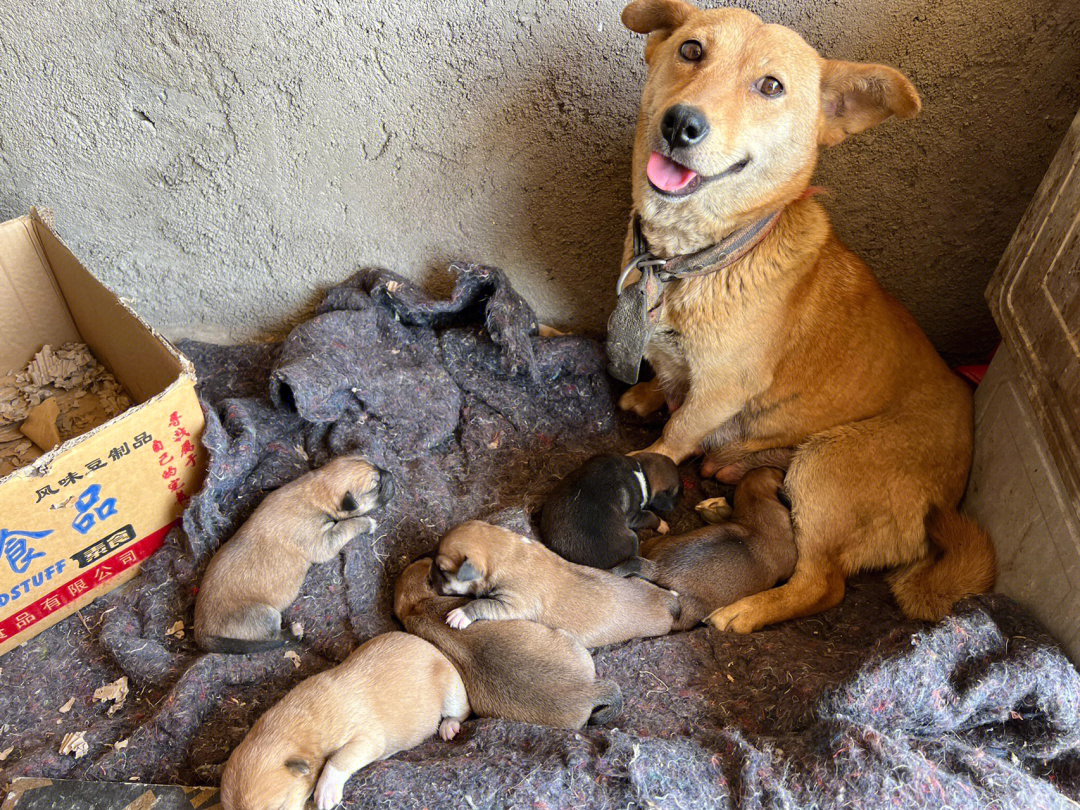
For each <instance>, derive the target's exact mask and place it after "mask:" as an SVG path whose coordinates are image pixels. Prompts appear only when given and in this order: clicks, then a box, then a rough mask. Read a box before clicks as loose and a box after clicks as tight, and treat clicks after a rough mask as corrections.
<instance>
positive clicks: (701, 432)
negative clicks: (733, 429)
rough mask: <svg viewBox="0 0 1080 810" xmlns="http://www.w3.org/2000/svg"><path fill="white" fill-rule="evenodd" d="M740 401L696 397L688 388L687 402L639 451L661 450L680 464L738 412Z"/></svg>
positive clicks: (658, 451)
mask: <svg viewBox="0 0 1080 810" xmlns="http://www.w3.org/2000/svg"><path fill="white" fill-rule="evenodd" d="M740 407H741V403H736V402H728V401H726V399H724V398H722V397H721V396H717V395H711V397H710V398H709V399H706V398H705V397H704V396H701V395H698V396H695V395H694V392H693V391H692V390H691V392H690V396H688V397H687V398H686V402H684V403H683V406H682V407H681V408H679V409H678V410H677V411H675V413H673V414H672V415H671V418H670V419H668V421H667V424H666V425H664V433H663V435H661V436H660V438H659V439H658V440H657V441H655V442H653V443H652V444H651V445H649V446H648V447H646V448H645V449H644V450H642V451H639V452H642V453H660V454H661V455H664V456H667V457H668V458H670V459H671V460H672V461H674V462H675V463H676V464H682V462H684V461H686V459H688V458H690V457H691V456H694V455H697V454H698V453H700V452H701V450H700V448H701V446H702V444H703V443H704V442H705V440H706V439H707V438H709V436H711V435H712V434H713V433H714V432H715V431H716V430H717V429H719V428H720V426H721V425H723V424H724V423H725V422H727V421H728V420H729V419H731V418H732V417H733V416H734V415H735V414H736V413H738V411H739V408H740Z"/></svg>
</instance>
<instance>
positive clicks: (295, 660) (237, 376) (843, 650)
mask: <svg viewBox="0 0 1080 810" xmlns="http://www.w3.org/2000/svg"><path fill="white" fill-rule="evenodd" d="M451 270H452V271H453V272H454V273H455V274H456V278H457V283H456V286H455V288H454V290H453V293H452V295H451V297H450V298H449V299H440V300H433V299H432V298H430V297H428V296H427V295H425V294H424V293H423V292H422V291H421V290H420V289H418V288H416V287H414V286H413V285H411V284H410V283H408V282H407V281H405V280H403V279H401V278H398V277H396V276H394V275H392V274H390V273H386V272H379V271H365V272H361V273H359V274H357V275H356V276H355V277H353V278H352V279H350V280H349V281H348V282H346V283H345V284H342V285H341V286H339V287H337V288H335V289H333V290H331V291H330V292H329V293H328V294H327V295H326V297H325V299H324V301H323V302H322V304H321V305H320V307H319V309H318V312H317V314H316V315H315V317H313V318H312V319H311V320H309V321H307V322H305V323H303V324H301V325H300V326H299V327H297V328H296V329H295V330H294V331H293V333H292V334H291V335H289V337H288V338H287V339H286V340H285V341H283V342H282V343H277V344H264V345H251V346H241V347H218V346H212V345H208V344H200V343H185V344H183V346H182V348H183V349H184V351H185V352H187V353H188V355H189V356H190V357H191V358H192V360H193V361H194V362H195V363H196V365H197V367H198V370H199V376H200V380H201V383H200V394H201V397H202V399H203V402H204V407H205V409H206V414H207V428H206V433H205V436H204V442H205V444H206V445H207V447H208V448H209V450H210V468H209V472H208V476H207V481H206V484H205V487H204V489H203V490H202V492H201V493H200V494H199V495H198V496H197V497H195V498H194V499H192V502H191V505H190V507H189V509H188V511H187V512H186V514H185V516H184V521H183V531H182V532H181V531H177V532H175V533H174V534H173V535H172V536H171V537H170V538H169V539H168V541H167V543H166V546H165V547H164V548H163V549H162V550H161V551H159V552H158V553H157V554H155V555H154V557H153V558H151V560H149V561H148V563H147V564H146V565H145V566H144V573H143V575H142V576H141V577H140V578H139V579H137V580H135V581H134V582H133V583H131V584H130V585H128V586H126V587H124V588H121V589H119V590H118V591H116V592H114V593H113V594H110V595H109V596H107V597H105V598H103V599H100V600H98V601H97V602H96V603H94V604H93V605H91V606H89V607H88V608H86V609H84V610H83V611H82V612H81V613H80V614H79V615H77V616H73V617H71V618H69V619H67V620H65V621H64V622H62V623H60V624H59V625H57V626H56V627H54V628H52V629H50V630H49V631H47V632H45V633H43V634H42V635H41V636H39V637H38V638H37V639H34V640H33V641H31V642H29V643H28V644H26V645H25V646H24V647H22V648H20V649H18V650H15V651H12V652H10V653H8V654H7V655H6V656H5V657H4V658H3V659H0V667H2V670H0V759H2V761H0V767H3V770H0V781H6V780H7V779H10V778H13V777H15V776H54V777H60V776H65V777H68V778H77V779H95V780H117V781H124V780H129V779H137V780H139V781H143V782H166V783H181V784H200V783H203V784H208V783H214V782H216V780H217V779H218V778H219V776H220V773H221V769H222V767H223V765H224V762H225V760H226V758H227V757H228V754H229V751H230V750H231V748H232V747H233V746H234V745H235V744H236V743H237V742H238V741H239V740H240V739H241V738H242V736H243V735H244V733H245V732H246V731H247V729H248V728H249V727H250V725H251V723H252V722H253V721H254V719H255V718H256V717H257V716H258V715H259V714H260V713H261V712H262V711H264V710H265V709H266V708H267V707H268V706H270V705H272V703H273V702H274V701H275V700H276V699H277V698H278V697H280V696H281V695H282V694H283V693H284V692H285V691H286V690H288V689H289V688H290V687H292V686H293V685H295V684H296V683H297V682H298V681H299V680H300V679H301V678H304V677H306V676H308V675H311V674H314V673H316V672H319V671H321V670H323V669H325V668H326V667H329V666H332V665H333V664H335V663H337V662H339V661H341V660H342V659H343V658H344V657H345V656H346V655H348V653H349V652H350V651H351V650H352V649H354V648H355V647H356V646H357V645H358V644H359V643H360V642H362V641H364V640H366V639H368V638H370V637H371V636H373V635H375V634H377V633H381V632H384V631H387V630H391V629H396V627H397V625H396V622H395V620H394V618H393V616H392V611H391V602H390V595H391V591H392V587H393V582H394V578H395V576H396V575H397V574H398V572H400V571H401V570H402V569H403V568H404V566H405V565H406V564H407V563H408V562H409V561H410V560H412V559H413V558H415V557H417V556H419V555H421V554H423V553H426V552H428V551H430V550H431V549H432V547H433V546H434V545H435V543H436V542H437V540H438V538H439V537H440V536H441V534H442V533H443V532H444V531H445V530H446V529H447V528H449V527H450V526H452V525H454V524H456V523H458V522H460V521H463V520H466V519H469V518H474V517H481V518H489V519H494V520H495V521H497V522H503V523H506V524H510V525H514V526H516V527H517V528H518V529H519V530H521V531H525V532H533V525H532V519H531V516H532V514H533V513H534V512H535V509H536V507H537V506H538V504H539V503H540V502H541V501H542V499H543V496H544V495H545V494H546V492H547V491H548V490H549V489H550V487H551V486H552V484H553V483H554V481H555V480H557V478H558V477H559V476H561V475H564V474H565V473H566V472H568V471H569V470H571V469H573V468H574V467H575V466H576V465H578V464H579V463H580V462H581V461H583V460H584V459H585V458H586V457H587V456H588V455H590V454H592V453H595V452H599V451H601V450H611V449H619V450H632V449H639V448H641V447H643V446H645V445H646V444H647V443H649V442H650V441H651V440H652V438H653V437H655V435H656V433H657V431H658V430H659V427H660V422H659V421H648V422H642V421H641V420H637V419H630V418H626V417H623V416H621V415H617V414H616V413H615V409H614V407H613V402H614V396H615V393H616V392H615V390H614V388H613V385H612V383H611V382H610V381H609V379H608V378H607V377H606V375H605V372H604V369H605V365H606V362H605V358H604V356H603V351H602V349H601V347H600V345H599V344H598V343H597V342H596V341H593V340H590V339H586V338H581V337H560V338H550V339H546V338H540V337H538V336H537V334H536V320H535V318H534V316H533V314H532V312H531V310H530V309H529V307H528V306H527V305H526V304H525V302H524V301H523V300H522V299H521V298H520V297H519V296H518V295H517V294H516V293H515V292H514V291H513V289H512V288H511V287H510V286H509V284H508V283H507V282H506V279H505V277H504V276H503V274H502V273H501V272H500V271H498V270H495V269H492V268H487V267H480V266H477V265H453V266H452V267H451ZM357 449H359V450H362V451H363V452H365V453H367V454H368V455H369V456H370V457H371V458H372V459H373V460H374V461H375V462H376V463H378V464H379V465H380V466H383V467H385V468H388V469H389V470H391V471H392V472H393V474H394V476H395V479H396V480H397V482H398V488H397V489H398V495H397V497H396V498H395V500H394V501H393V502H391V503H390V504H389V505H388V506H387V507H386V508H385V509H383V510H382V511H381V512H380V513H378V514H377V515H376V517H377V518H378V520H379V524H380V529H379V531H378V532H377V533H376V535H375V536H374V537H373V538H366V539H362V540H358V541H356V542H354V543H352V544H350V545H349V546H348V547H347V548H346V549H345V550H344V552H343V553H342V555H341V557H340V559H338V560H337V561H335V562H332V563H328V564H326V565H323V566H317V567H315V568H313V569H312V571H311V572H310V574H309V575H308V578H307V580H306V582H305V585H304V588H303V591H302V592H301V595H300V598H299V599H298V600H297V602H296V603H295V604H294V605H293V607H292V608H291V609H290V610H289V611H287V613H286V616H287V619H290V620H300V621H302V622H303V624H304V626H305V628H306V631H307V634H306V635H305V637H304V640H303V643H302V644H301V645H299V646H298V647H296V652H297V653H298V654H299V655H298V657H296V656H293V657H289V656H287V655H286V651H285V650H277V651H273V652H268V653H262V654H258V655H253V656H248V657H236V656H221V655H201V654H199V652H198V651H197V650H196V649H195V647H194V645H193V643H192V641H191V638H190V633H189V634H188V635H187V636H186V637H185V638H183V639H178V638H175V637H173V636H170V635H167V631H168V630H169V628H170V627H172V626H173V625H174V623H175V622H176V621H177V620H178V619H179V620H183V621H184V622H185V623H186V624H187V625H188V627H189V628H190V623H191V616H192V603H193V598H194V593H195V590H196V588H197V585H198V581H199V575H200V573H201V571H202V569H203V568H204V567H205V564H206V562H207V561H208V559H209V557H210V555H211V554H212V553H213V551H214V550H215V549H216V548H217V547H218V545H219V544H220V543H221V542H223V541H224V540H226V539H227V538H228V537H229V535H230V534H231V532H233V531H234V530H235V529H236V527H237V526H238V525H239V524H240V523H241V522H242V521H243V519H244V518H245V517H246V516H247V515H248V514H250V512H251V510H252V509H253V508H254V507H255V505H256V504H257V503H258V501H259V499H260V498H261V497H262V496H263V495H264V494H265V493H267V492H269V491H270V490H272V489H274V488H275V487H278V486H280V485H281V484H283V483H285V482H287V481H289V480H291V479H293V478H294V477H296V476H297V475H299V474H301V473H303V472H305V471H307V470H309V469H311V468H313V467H315V466H318V465H320V464H322V463H324V462H325V461H326V460H327V459H329V458H331V457H332V456H334V455H336V454H339V453H343V452H346V451H352V450H357ZM682 472H683V476H684V484H685V487H686V492H687V494H686V496H685V498H684V500H683V503H682V504H680V506H679V508H678V510H677V512H676V513H675V515H674V516H673V518H672V519H671V521H670V522H671V523H672V528H673V531H677V532H678V531H686V530H688V529H691V528H693V527H695V526H697V525H698V518H697V517H696V516H695V514H694V511H693V505H694V503H696V501H698V500H699V499H701V498H702V497H709V496H713V495H717V494H721V490H720V489H719V487H718V485H716V484H715V483H713V482H709V481H701V480H699V479H698V477H697V475H696V472H695V470H694V468H693V466H692V465H686V466H684V468H683V470H682ZM595 658H596V662H597V669H598V671H599V673H600V674H601V676H602V677H608V678H613V679H615V680H616V681H617V682H618V683H619V684H620V685H621V687H622V689H623V693H624V696H625V708H624V710H623V713H622V715H621V716H620V717H619V718H618V720H617V721H616V722H615V723H613V724H611V725H610V726H607V727H600V728H587V729H585V730H584V731H581V732H571V731H562V730H553V729H548V728H542V727H537V726H529V725H523V724H518V723H510V722H505V721H500V720H470V721H469V722H467V723H466V724H465V725H464V728H463V732H462V734H461V735H459V737H458V738H457V739H456V740H454V741H453V742H451V743H445V742H442V741H440V740H438V739H435V738H433V739H431V740H429V741H428V742H426V743H424V744H422V745H420V746H419V747H417V748H415V749H413V750H411V751H407V752H403V753H401V754H399V755H397V756H395V757H393V758H391V759H390V760H388V761H385V762H381V763H376V764H373V765H371V766H370V767H368V768H366V769H364V770H363V771H362V772H361V773H359V774H357V775H356V776H355V777H354V778H353V779H352V780H351V781H350V782H349V784H348V786H347V788H346V805H345V806H346V807H348V808H368V807H371V808H374V807H395V808H397V807H403V808H436V807H446V808H461V807H475V808H482V807H540V808H556V807H568V808H569V807H574V808H586V807H590V808H591V807H598V808H609V807H610V808H616V807H618V808H625V807H672V808H697V807H720V808H727V807H743V808H756V807H810V808H818V807H836V808H840V807H953V808H987V807H1000V808H1005V807H1073V808H1074V807H1075V806H1076V804H1075V801H1074V800H1075V799H1076V798H1077V797H1078V795H1080V677H1078V674H1077V672H1076V670H1075V669H1074V668H1073V667H1072V665H1071V664H1070V663H1069V662H1068V661H1067V660H1066V659H1065V658H1064V656H1063V655H1062V654H1061V652H1060V651H1059V650H1058V648H1057V647H1056V646H1055V645H1054V643H1053V641H1052V640H1051V639H1049V638H1048V637H1047V636H1046V635H1045V633H1044V632H1043V631H1042V630H1040V629H1039V628H1038V627H1037V626H1036V625H1035V624H1034V623H1033V622H1032V621H1031V620H1030V618H1029V617H1028V616H1027V615H1026V614H1025V613H1024V612H1023V611H1022V610H1021V609H1019V608H1018V607H1017V606H1016V605H1015V604H1014V603H1012V602H1010V601H1009V600H1008V599H1005V598H1003V597H1000V596H984V597H980V598H977V599H971V600H967V601H966V602H964V603H962V604H961V605H960V606H959V607H958V609H957V611H956V613H955V615H954V616H952V617H950V618H948V619H946V620H945V621H943V622H941V623H940V624H938V625H928V624H925V623H919V622H912V621H908V620H905V619H904V618H903V617H902V616H901V615H900V613H899V611H898V609H897V608H896V606H895V605H894V604H893V602H892V601H891V598H890V597H889V595H888V592H887V590H886V588H885V587H884V585H883V584H882V582H881V581H880V579H879V578H878V577H874V576H868V577H863V578H859V579H856V580H854V581H853V582H852V583H851V586H850V587H849V590H848V595H847V598H846V599H845V601H844V602H843V604H842V605H840V606H839V607H837V608H834V609H832V610H830V611H827V612H825V613H822V614H820V615H818V616H813V617H810V618H807V619H802V620H798V621H793V622H788V623H786V624H783V625H781V626H779V627H776V628H772V629H768V630H765V631H762V632H759V633H755V634H752V635H750V636H737V635H730V634H721V633H716V632H715V631H712V630H706V629H704V628H701V629H697V630H694V631H691V632H686V633H678V634H673V635H670V636H667V637H664V638H658V639H651V640H642V641H634V642H629V643H626V644H622V645H616V646H613V647H610V648H606V649H603V650H599V651H597V653H596V655H595ZM121 675H126V676H127V677H128V679H129V682H130V686H131V694H130V696H129V698H128V701H127V703H126V704H125V705H124V706H123V708H121V709H120V710H119V711H116V712H114V713H113V714H108V713H107V707H106V705H104V704H102V703H95V702H94V701H93V700H92V697H91V696H92V694H93V691H94V689H95V688H97V687H98V686H101V685H102V684H104V683H107V682H110V681H113V680H115V679H116V678H118V677H119V676H121ZM72 698H74V701H73V703H72V705H71V706H70V707H68V706H66V704H67V703H68V702H69V701H70V700H71V699H72ZM65 708H67V711H62V709H65ZM76 730H85V731H86V740H87V743H88V744H89V752H88V753H87V754H86V755H85V756H83V757H82V758H79V759H75V758H74V757H72V756H69V755H60V754H59V753H58V748H59V741H60V739H61V738H62V737H63V736H64V734H65V733H67V732H69V731H76ZM9 748H10V749H11V750H10V752H7V749H9ZM5 752H7V754H6V757H5Z"/></svg>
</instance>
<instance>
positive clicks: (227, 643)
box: [196, 627, 303, 655]
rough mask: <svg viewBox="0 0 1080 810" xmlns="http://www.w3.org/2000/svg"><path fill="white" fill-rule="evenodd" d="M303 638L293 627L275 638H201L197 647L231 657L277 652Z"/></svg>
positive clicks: (287, 628)
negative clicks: (268, 651)
mask: <svg viewBox="0 0 1080 810" xmlns="http://www.w3.org/2000/svg"><path fill="white" fill-rule="evenodd" d="M302 637H303V636H302V635H301V634H298V633H297V632H296V630H295V629H294V628H293V627H283V628H282V629H281V635H280V636H278V637H277V638H228V637H226V636H203V637H201V638H199V639H196V641H198V644H199V647H201V648H202V649H203V650H205V651H206V652H215V653H229V654H231V655H249V654H251V653H260V652H266V651H267V650H277V649H280V648H281V647H284V646H285V645H286V644H289V643H291V642H294V641H300V639H301V638H302Z"/></svg>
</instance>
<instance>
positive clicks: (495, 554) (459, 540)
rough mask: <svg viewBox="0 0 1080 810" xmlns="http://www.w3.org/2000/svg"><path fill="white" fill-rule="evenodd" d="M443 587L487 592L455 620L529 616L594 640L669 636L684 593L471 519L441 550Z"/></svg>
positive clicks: (589, 643)
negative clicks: (577, 561)
mask: <svg viewBox="0 0 1080 810" xmlns="http://www.w3.org/2000/svg"><path fill="white" fill-rule="evenodd" d="M435 570H436V578H437V584H438V588H439V590H440V591H441V592H442V593H444V594H456V595H472V596H476V597H479V598H477V599H473V600H471V601H469V602H467V603H466V604H464V605H462V606H461V607H459V608H457V609H455V610H452V611H450V613H449V615H448V616H447V617H446V621H447V623H448V624H449V625H450V626H451V627H454V628H458V629H461V628H465V627H468V626H469V625H470V624H472V623H473V622H475V621H479V620H481V619H527V620H530V621H534V622H540V624H543V625H547V626H548V627H553V628H555V629H557V630H565V631H567V632H568V633H571V634H572V635H573V636H574V637H575V638H576V639H577V640H578V641H580V642H581V643H582V644H584V645H585V646H586V647H603V646H605V645H607V644H616V643H618V642H620V641H627V640H628V639H632V638H646V637H649V636H662V635H664V634H665V633H668V632H670V630H671V625H672V622H673V620H674V618H675V617H676V616H678V615H679V600H678V598H677V597H676V595H675V594H673V593H671V592H670V591H666V590H661V589H660V588H657V587H656V586H654V585H650V584H649V583H647V582H643V581H641V580H640V579H623V578H622V577H619V576H615V575H614V574H611V573H609V572H608V571H601V570H600V569H597V568H591V567H589V566H586V565H575V564H574V563H571V562H567V561H566V560H564V559H563V558H562V557H560V556H559V555H558V554H556V553H555V552H554V551H552V550H551V549H549V548H546V547H545V546H543V545H542V544H540V543H534V542H533V541H531V540H529V539H528V538H527V537H522V536H521V535H519V534H515V533H514V532H512V531H510V530H508V529H503V528H500V527H498V526H492V525H491V524H490V523H483V522H482V521H479V520H471V521H469V522H468V523H462V524H461V525H460V526H456V527H455V528H453V529H451V530H450V531H449V532H448V533H447V535H446V537H444V538H443V540H442V542H441V543H439V550H438V553H437V555H436V557H435Z"/></svg>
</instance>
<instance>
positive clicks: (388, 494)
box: [379, 470, 394, 503]
mask: <svg viewBox="0 0 1080 810" xmlns="http://www.w3.org/2000/svg"><path fill="white" fill-rule="evenodd" d="M393 497H394V476H392V475H391V474H390V473H389V472H387V471H386V470H379V503H386V502H387V501H389V500H390V499H391V498H393Z"/></svg>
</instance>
